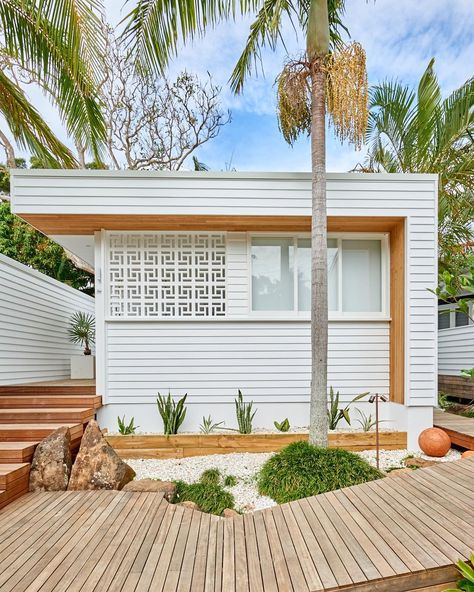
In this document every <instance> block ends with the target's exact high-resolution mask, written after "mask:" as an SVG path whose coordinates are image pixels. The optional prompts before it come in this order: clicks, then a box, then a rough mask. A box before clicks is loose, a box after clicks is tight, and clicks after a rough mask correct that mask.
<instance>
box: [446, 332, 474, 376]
mask: <svg viewBox="0 0 474 592" xmlns="http://www.w3.org/2000/svg"><path fill="white" fill-rule="evenodd" d="M470 368H474V325H466V326H465V327H452V328H450V329H442V330H441V331H438V373H439V374H448V375H451V376H459V375H460V373H461V370H464V369H470Z"/></svg>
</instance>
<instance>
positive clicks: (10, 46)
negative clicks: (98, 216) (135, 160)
mask: <svg viewBox="0 0 474 592" xmlns="http://www.w3.org/2000/svg"><path fill="white" fill-rule="evenodd" d="M101 17H102V3H101V2H100V1H99V0H92V2H31V1H28V2H25V1H23V0H12V1H8V2H0V22H1V23H2V54H3V56H4V60H3V62H4V63H3V66H4V67H3V68H2V71H1V72H0V90H1V92H0V112H1V113H2V115H3V117H4V120H5V121H6V123H7V125H8V127H9V129H10V132H11V134H12V136H13V137H14V138H15V140H16V142H17V144H19V145H20V146H21V147H22V148H25V147H26V148H28V149H29V150H30V151H32V152H33V153H34V154H35V155H37V156H38V157H39V158H41V160H42V161H46V162H48V164H49V166H52V167H65V168H68V167H73V166H77V163H76V161H75V159H74V157H73V156H72V154H71V152H70V151H69V150H68V148H67V147H66V146H65V145H64V144H63V143H62V142H61V141H60V140H59V139H58V138H57V137H56V136H55V135H54V134H53V132H52V131H51V129H50V128H49V127H48V125H47V124H46V122H45V121H44V119H42V117H41V115H40V114H39V113H38V111H37V110H36V109H35V108H34V107H33V105H32V104H31V103H30V102H29V101H28V99H27V97H26V95H25V93H24V92H23V90H22V88H21V87H20V85H19V84H18V83H17V81H16V76H15V73H17V70H19V72H20V78H21V74H22V73H25V74H26V76H27V77H28V79H31V80H32V81H33V82H35V83H36V84H37V85H38V87H39V88H40V89H41V90H42V91H43V92H44V93H45V94H46V95H47V96H48V98H49V99H50V100H51V101H52V103H53V104H54V105H55V107H56V108H57V109H58V111H59V114H60V116H61V119H62V121H63V122H64V124H65V128H66V130H67V132H68V134H69V135H70V136H71V137H72V138H73V139H74V140H75V141H76V142H77V143H79V144H81V145H83V146H85V147H86V148H87V149H90V150H91V151H92V152H93V153H94V154H95V155H96V156H98V155H99V153H100V151H101V147H102V145H103V144H104V141H105V137H106V129H105V122H104V120H103V117H102V113H101V108H100V103H99V100H98V99H97V85H98V84H97V83H98V81H99V80H100V78H101V76H102V75H103V52H104V48H105V39H104V35H103V27H102V18H101ZM8 64H14V65H15V68H14V69H13V68H12V67H10V66H9V65H8Z"/></svg>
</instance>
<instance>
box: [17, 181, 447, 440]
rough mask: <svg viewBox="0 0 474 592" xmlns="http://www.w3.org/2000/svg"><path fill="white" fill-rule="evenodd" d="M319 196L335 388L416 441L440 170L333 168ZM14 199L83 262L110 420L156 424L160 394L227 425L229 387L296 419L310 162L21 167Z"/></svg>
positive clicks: (430, 323) (304, 382) (306, 359)
mask: <svg viewBox="0 0 474 592" xmlns="http://www.w3.org/2000/svg"><path fill="white" fill-rule="evenodd" d="M327 197H328V224H329V239H328V246H329V304H330V313H329V318H330V321H329V384H330V385H332V386H333V387H334V389H335V390H339V391H340V393H341V396H342V400H343V401H349V400H350V399H351V398H352V397H353V396H354V395H356V394H358V393H360V392H363V391H371V392H379V393H389V394H390V402H389V403H385V404H383V415H384V417H385V418H387V419H389V420H390V421H391V422H392V423H391V424H390V426H391V427H393V428H394V429H400V430H408V432H409V446H410V447H411V448H413V447H416V439H417V436H418V433H419V431H420V430H421V429H423V428H425V427H427V426H431V425H432V412H433V406H434V405H435V404H436V397H437V393H436V391H437V388H436V378H437V326H436V325H437V304H436V299H435V297H434V296H433V295H432V294H430V292H428V290H427V288H430V287H431V288H432V287H434V286H435V285H436V276H437V269H436V227H437V179H436V177H435V176H430V175H386V174H370V175H369V174H330V175H328V189H327ZM12 204H13V211H14V212H15V213H16V214H17V215H18V216H20V217H21V218H23V219H25V220H27V221H28V222H30V223H31V224H32V225H33V226H35V227H36V228H38V229H40V230H41V231H42V232H44V233H45V234H47V235H49V236H51V237H52V238H53V239H54V240H56V241H57V242H59V243H60V244H62V245H64V246H65V247H67V248H68V249H69V250H70V251H72V252H74V253H76V254H77V255H79V256H80V257H82V258H83V259H85V260H87V261H88V262H90V263H93V264H94V265H95V269H96V286H97V288H96V317H97V344H96V350H97V391H98V393H99V394H101V395H102V396H103V398H104V402H105V407H103V408H102V409H101V410H100V414H99V419H100V421H101V424H102V425H103V426H104V427H108V428H110V429H112V430H115V429H116V418H117V415H120V416H122V415H124V414H125V415H126V416H127V418H130V417H131V416H132V415H133V416H135V422H136V423H137V424H138V425H139V426H140V428H141V430H144V431H158V430H160V429H161V420H160V418H159V415H158V412H157V409H156V404H155V399H156V394H157V392H160V393H162V394H167V393H168V390H170V391H171V393H172V394H173V395H175V396H181V395H183V394H184V393H186V392H187V393H188V403H189V409H188V416H187V419H186V424H185V426H183V427H184V428H188V429H195V428H197V426H198V424H199V423H200V421H201V418H202V416H203V415H206V416H207V415H209V414H211V415H212V417H213V419H214V421H220V420H226V423H227V425H235V420H234V406H233V400H234V397H235V396H236V393H237V389H239V388H240V389H241V390H242V391H243V393H244V396H245V397H246V399H247V400H250V399H252V400H253V401H254V402H255V406H256V408H257V409H258V412H257V416H256V418H255V425H257V426H272V425H273V421H274V420H276V419H277V420H282V419H283V418H285V417H288V418H289V420H290V422H291V424H293V425H307V423H308V416H309V395H310V320H309V319H310V313H309V307H310V235H309V232H310V228H311V219H310V215H311V177H310V175H309V174H301V173H208V172H206V173H195V172H180V173H169V172H130V171H118V172H117V171H49V170H17V171H14V172H13V191H12ZM358 405H359V404H358ZM365 405H366V410H367V411H369V410H370V411H373V409H372V408H370V406H369V403H366V404H365ZM359 406H361V407H362V406H363V404H362V405H359Z"/></svg>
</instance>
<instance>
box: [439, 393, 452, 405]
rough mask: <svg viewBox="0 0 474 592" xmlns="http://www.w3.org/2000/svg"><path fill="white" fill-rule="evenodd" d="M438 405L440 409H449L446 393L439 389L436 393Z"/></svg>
mask: <svg viewBox="0 0 474 592" xmlns="http://www.w3.org/2000/svg"><path fill="white" fill-rule="evenodd" d="M438 407H439V408H440V409H449V407H451V402H450V401H449V399H448V395H447V394H446V393H442V392H441V391H440V392H439V393H438Z"/></svg>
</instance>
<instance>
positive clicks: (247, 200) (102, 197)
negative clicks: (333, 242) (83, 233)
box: [13, 171, 433, 217]
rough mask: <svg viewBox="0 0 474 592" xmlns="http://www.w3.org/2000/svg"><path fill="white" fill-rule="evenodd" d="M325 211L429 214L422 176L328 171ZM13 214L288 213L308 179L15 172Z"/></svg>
mask: <svg viewBox="0 0 474 592" xmlns="http://www.w3.org/2000/svg"><path fill="white" fill-rule="evenodd" d="M327 188H328V214H329V215H334V216H337V215H357V216H365V215H369V216H370V215H384V216H400V215H404V213H405V212H406V210H412V211H413V213H415V212H418V213H419V214H420V215H421V216H427V217H429V216H431V217H432V216H433V179H432V178H430V177H426V176H416V175H413V176H409V177H405V176H400V175H392V176H390V177H389V176H384V177H383V178H382V177H381V176H380V175H365V174H364V175H361V174H352V175H351V174H344V175H338V174H329V175H328V186H327ZM13 195H14V199H13V204H14V211H15V212H17V213H21V212H24V213H30V214H38V213H44V214H46V213H81V212H82V213H87V214H101V213H103V214H134V213H135V214H163V215H166V214H193V213H195V214H201V215H202V214H211V215H212V214H213V215H266V214H268V215H293V216H306V215H310V213H311V176H310V175H307V174H304V173H299V174H285V175H278V174H273V173H272V174H269V175H264V174H261V175H258V174H248V175H246V174H239V173H237V174H233V175H219V174H207V175H196V174H192V175H190V174H189V173H188V174H182V175H179V174H174V175H173V176H169V175H166V174H163V173H152V174H144V173H140V174H138V175H133V174H132V175H130V174H129V173H126V172H113V173H112V174H104V171H100V172H96V171H90V172H89V171H88V172H86V173H84V172H83V171H81V172H80V173H77V172H74V173H73V172H71V171H67V172H66V173H64V172H63V171H58V172H55V173H54V174H51V173H50V172H45V171H38V172H36V171H35V172H32V171H28V172H26V174H25V172H24V171H15V173H14V191H13Z"/></svg>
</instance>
